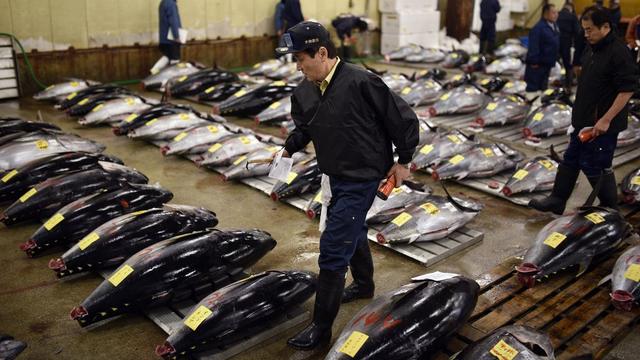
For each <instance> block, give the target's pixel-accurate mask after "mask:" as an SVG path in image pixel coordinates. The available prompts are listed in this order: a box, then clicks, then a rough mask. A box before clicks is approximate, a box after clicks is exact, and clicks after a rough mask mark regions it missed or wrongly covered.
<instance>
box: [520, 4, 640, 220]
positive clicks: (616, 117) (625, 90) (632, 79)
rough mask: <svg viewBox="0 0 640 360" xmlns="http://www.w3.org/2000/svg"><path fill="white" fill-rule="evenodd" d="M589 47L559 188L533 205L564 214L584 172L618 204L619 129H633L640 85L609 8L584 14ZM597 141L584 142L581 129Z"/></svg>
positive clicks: (609, 203) (605, 201) (603, 197)
mask: <svg viewBox="0 0 640 360" xmlns="http://www.w3.org/2000/svg"><path fill="white" fill-rule="evenodd" d="M580 22H581V26H582V28H583V29H584V33H585V37H586V40H587V43H588V47H587V48H586V49H585V53H584V58H583V60H582V72H581V74H580V77H579V78H578V89H577V91H576V100H575V103H574V106H573V112H572V115H571V125H572V126H573V128H574V131H573V133H571V140H570V142H569V147H568V148H567V150H566V152H565V153H564V159H563V161H562V163H561V164H560V165H559V166H558V173H557V174H556V179H555V183H554V186H553V191H552V193H551V195H550V196H549V197H546V198H544V199H542V200H531V201H530V202H529V206H530V207H532V208H534V209H536V210H539V211H550V212H553V213H554V214H558V215H560V214H562V213H563V212H564V209H565V207H566V203H567V200H568V199H569V197H570V196H571V192H572V191H573V188H574V186H575V183H576V180H577V179H578V175H579V173H580V171H581V170H582V172H584V174H585V175H586V176H587V179H588V180H589V183H590V184H591V186H592V187H594V189H595V188H596V187H597V183H598V182H599V181H600V190H599V192H598V193H597V195H598V199H599V200H600V205H601V206H605V207H609V208H613V209H616V208H617V203H618V199H617V188H616V179H615V176H614V173H613V170H612V169H611V166H612V161H613V153H614V151H615V149H616V142H617V138H618V133H620V132H621V131H623V130H625V129H626V128H627V116H628V108H627V103H628V102H629V99H630V98H631V96H632V94H633V92H634V91H635V90H637V87H638V76H639V74H638V67H637V66H636V64H635V63H634V61H633V59H632V57H631V54H630V53H629V50H628V48H627V47H626V46H625V44H624V43H623V42H622V41H621V40H619V39H618V38H617V37H616V35H615V34H614V33H613V31H612V30H611V18H610V14H609V12H608V11H607V10H606V9H600V8H596V7H591V8H588V9H587V10H585V12H584V13H583V14H582V17H581V21H580ZM583 130H584V131H585V133H586V134H588V136H591V137H592V138H591V140H590V141H587V142H584V143H583V142H582V141H581V140H580V139H579V136H578V135H579V134H580V132H581V131H583Z"/></svg>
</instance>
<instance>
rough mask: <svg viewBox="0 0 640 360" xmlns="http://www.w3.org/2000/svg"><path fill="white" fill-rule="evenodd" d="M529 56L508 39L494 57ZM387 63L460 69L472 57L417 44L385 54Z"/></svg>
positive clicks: (513, 41)
mask: <svg viewBox="0 0 640 360" xmlns="http://www.w3.org/2000/svg"><path fill="white" fill-rule="evenodd" d="M526 54H527V48H526V47H524V46H523V45H522V43H521V42H520V41H519V40H517V39H508V40H507V41H506V43H505V44H503V45H500V46H499V47H498V48H497V49H496V50H495V51H494V55H495V56H496V57H497V58H504V57H514V58H523V57H524V56H525V55H526ZM384 56H385V59H386V60H387V61H398V60H404V61H406V62H412V63H432V64H434V63H442V64H444V65H446V66H448V67H459V66H462V65H464V64H466V63H467V62H468V61H469V59H470V56H469V54H468V53H467V52H466V51H464V50H460V49H454V50H452V51H444V50H441V49H436V48H425V47H423V46H420V45H416V44H409V45H405V46H401V47H399V48H398V49H395V50H393V51H391V52H389V53H388V54H384Z"/></svg>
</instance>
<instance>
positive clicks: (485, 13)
mask: <svg viewBox="0 0 640 360" xmlns="http://www.w3.org/2000/svg"><path fill="white" fill-rule="evenodd" d="M499 12H500V1H498V0H482V2H481V3H480V20H482V27H481V28H480V54H484V53H485V51H486V52H488V53H493V48H494V47H495V43H496V20H497V19H498V13H499ZM485 42H486V43H487V47H486V50H485V47H484V43H485Z"/></svg>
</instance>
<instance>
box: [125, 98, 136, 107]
mask: <svg viewBox="0 0 640 360" xmlns="http://www.w3.org/2000/svg"><path fill="white" fill-rule="evenodd" d="M124 102H126V103H127V105H129V106H133V105H134V104H135V103H136V99H134V98H126V99H124Z"/></svg>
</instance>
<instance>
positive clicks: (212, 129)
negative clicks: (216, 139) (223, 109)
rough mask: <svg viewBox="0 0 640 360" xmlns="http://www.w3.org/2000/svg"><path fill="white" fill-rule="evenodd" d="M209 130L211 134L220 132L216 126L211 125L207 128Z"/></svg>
mask: <svg viewBox="0 0 640 360" xmlns="http://www.w3.org/2000/svg"><path fill="white" fill-rule="evenodd" d="M207 130H209V132H210V133H212V134H215V133H217V132H218V127H217V126H215V125H209V126H207Z"/></svg>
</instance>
